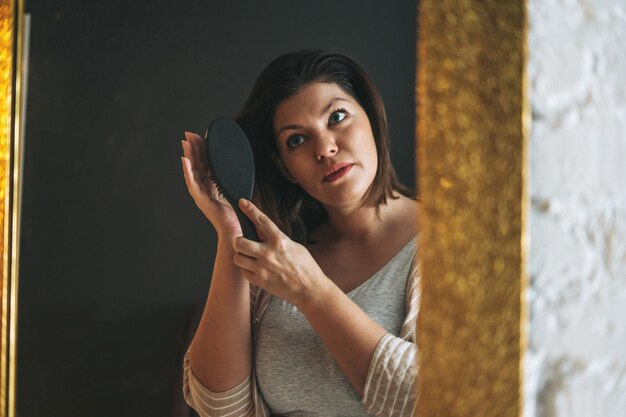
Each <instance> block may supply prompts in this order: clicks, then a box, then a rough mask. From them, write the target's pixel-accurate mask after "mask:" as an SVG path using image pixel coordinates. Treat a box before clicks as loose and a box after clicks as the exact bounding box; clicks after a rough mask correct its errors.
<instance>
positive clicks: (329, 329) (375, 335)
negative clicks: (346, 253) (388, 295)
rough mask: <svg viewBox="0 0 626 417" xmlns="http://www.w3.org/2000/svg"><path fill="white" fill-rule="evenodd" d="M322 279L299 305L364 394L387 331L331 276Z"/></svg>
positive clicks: (360, 393) (332, 353)
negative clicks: (377, 352) (373, 362)
mask: <svg viewBox="0 0 626 417" xmlns="http://www.w3.org/2000/svg"><path fill="white" fill-rule="evenodd" d="M319 282H320V284H319V285H318V287H317V288H316V290H315V292H314V294H315V295H314V296H313V297H312V298H311V299H309V300H307V301H303V302H301V303H300V304H299V305H298V306H297V307H298V308H299V309H300V311H301V312H302V314H304V316H305V317H306V318H307V320H308V321H309V323H311V326H312V327H313V329H314V330H315V331H316V332H317V334H318V335H319V336H320V338H321V339H322V342H324V344H325V345H326V347H327V348H328V350H329V351H330V353H331V355H332V356H333V358H335V360H336V361H337V363H338V364H339V367H340V368H341V370H342V371H343V372H344V374H345V375H346V377H347V378H348V380H349V381H350V383H351V384H352V386H353V387H354V389H355V390H356V391H357V393H358V394H359V395H361V396H362V395H363V391H364V387H365V380H366V378H367V373H368V370H369V367H370V362H371V360H372V355H373V353H374V350H375V349H376V346H377V345H378V342H379V341H380V339H382V337H383V336H384V335H385V334H386V333H387V331H386V330H385V329H383V328H382V327H381V326H380V325H379V324H378V323H376V322H375V321H374V320H372V319H371V318H370V317H369V316H368V315H367V314H365V312H364V311H363V310H361V308H360V307H359V306H358V305H356V304H355V303H354V302H353V301H352V300H351V299H350V297H348V296H347V295H346V294H345V293H344V292H343V291H341V289H339V288H338V287H337V286H336V285H335V284H334V283H333V282H332V281H331V280H330V279H328V278H326V279H325V280H319Z"/></svg>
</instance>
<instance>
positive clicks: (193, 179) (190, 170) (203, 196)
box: [182, 132, 242, 239]
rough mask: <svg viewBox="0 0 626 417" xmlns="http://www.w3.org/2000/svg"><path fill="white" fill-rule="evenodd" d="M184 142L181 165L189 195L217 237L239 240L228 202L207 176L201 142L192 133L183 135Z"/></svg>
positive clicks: (239, 230)
mask: <svg viewBox="0 0 626 417" xmlns="http://www.w3.org/2000/svg"><path fill="white" fill-rule="evenodd" d="M185 138H186V139H187V140H184V141H182V145H183V152H184V154H185V156H184V157H183V158H182V162H183V174H184V175H185V183H186V184H187V189H188V190H189V194H191V196H192V197H193V199H194V201H195V202H196V205H197V206H198V207H199V208H200V210H201V211H202V213H203V214H204V215H205V216H206V218H207V219H209V221H210V222H211V223H212V224H213V227H215V230H217V233H218V235H220V236H223V237H224V238H226V239H230V238H231V237H234V236H241V235H242V232H241V226H240V224H239V220H238V219H237V215H236V214H235V211H234V210H233V208H232V207H231V205H230V203H229V202H228V200H226V198H225V197H224V196H223V195H222V194H221V193H220V192H219V191H218V190H217V187H216V185H215V183H214V182H213V181H212V180H211V177H210V175H209V172H210V170H209V166H208V164H207V161H206V156H205V155H206V154H205V141H204V139H202V138H201V137H200V136H199V135H197V134H196V133H192V132H185Z"/></svg>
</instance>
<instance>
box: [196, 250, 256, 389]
mask: <svg viewBox="0 0 626 417" xmlns="http://www.w3.org/2000/svg"><path fill="white" fill-rule="evenodd" d="M233 255H234V251H233V249H232V243H231V242H226V241H225V239H220V240H219V241H218V246H217V257H216V259H215V266H214V268H213V279H212V280H211V288H210V290H209V296H208V298H207V302H206V305H205V307H204V312H203V314H202V318H201V320H200V324H199V325H198V329H197V330H196V334H195V336H194V338H193V340H192V342H191V346H190V350H189V363H190V366H191V369H192V370H193V372H194V374H195V376H196V377H197V378H198V379H199V380H200V382H202V384H204V385H205V386H206V387H207V388H208V389H210V390H211V391H215V392H223V391H226V390H228V389H230V388H233V387H234V386H236V385H238V384H239V383H240V382H241V381H243V380H244V379H245V378H246V377H247V376H248V375H249V374H250V371H251V367H252V359H251V357H252V354H251V352H252V341H251V336H250V293H249V292H250V286H249V284H248V282H247V281H246V280H244V279H243V278H241V273H240V271H239V268H237V267H236V266H235V265H234V264H233V262H232V259H233Z"/></svg>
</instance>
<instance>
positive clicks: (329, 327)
mask: <svg viewBox="0 0 626 417" xmlns="http://www.w3.org/2000/svg"><path fill="white" fill-rule="evenodd" d="M237 121H238V123H239V124H240V125H241V126H242V128H243V129H244V130H245V131H246V134H247V135H248V138H249V139H250V142H251V144H252V148H253V152H254V155H255V163H256V165H257V186H256V194H255V201H256V203H257V204H253V203H252V202H249V201H245V200H242V201H241V202H240V206H241V208H242V210H243V211H244V213H246V215H247V216H248V217H249V218H250V219H251V220H252V221H253V222H254V223H255V225H256V227H257V230H258V231H259V234H260V236H262V242H253V241H249V240H247V239H245V238H243V237H242V236H241V228H240V226H239V223H238V221H237V218H236V216H235V214H234V212H233V210H232V208H231V207H230V206H229V205H228V203H227V202H226V201H225V200H224V199H223V198H220V196H219V194H217V193H216V190H215V189H214V186H213V185H212V184H211V182H210V180H209V179H208V178H207V171H208V170H207V167H206V164H205V162H204V161H203V157H202V155H204V149H203V140H202V139H201V138H200V137H199V136H198V135H196V134H192V133H186V139H187V140H186V141H183V148H184V154H185V156H184V157H183V171H184V176H185V181H186V183H187V187H188V188H189V192H190V194H191V195H192V197H193V198H194V200H195V202H196V204H197V205H198V207H199V208H200V209H201V210H202V212H203V213H204V214H205V215H206V217H207V218H208V219H209V221H210V222H211V223H212V224H213V226H214V227H215V229H216V230H217V234H218V248H217V256H216V260H215V266H214V270H213V278H212V281H211V288H210V291H209V295H208V298H207V302H206V306H205V310H204V313H203V316H202V319H201V321H200V324H199V326H198V329H197V331H196V334H195V336H194V339H193V341H192V343H191V346H190V348H189V350H188V352H187V354H186V356H185V365H184V366H185V377H184V393H185V398H186V400H187V402H188V403H189V404H190V405H191V406H192V407H193V408H195V409H196V410H197V411H198V412H199V413H200V414H201V415H203V416H205V415H206V416H226V415H228V416H250V415H253V416H269V415H270V414H280V415H292V416H313V415H320V416H330V415H341V416H352V415H354V416H362V415H368V414H371V415H379V416H392V415H394V416H396V415H407V416H408V415H412V413H413V409H414V406H415V391H416V387H415V377H416V374H417V369H416V368H417V366H416V356H415V355H416V352H417V347H416V345H415V320H416V315H417V309H418V305H419V291H418V280H419V271H418V264H417V263H416V262H415V258H416V256H415V252H416V244H417V243H416V235H417V234H418V229H417V227H418V226H417V224H416V219H417V211H418V202H417V201H415V199H413V198H411V193H410V192H409V190H407V189H406V188H405V187H403V186H402V185H401V184H400V183H399V182H398V181H397V179H396V176H395V173H394V171H393V168H392V166H391V162H390V157H389V149H388V131H387V123H386V116H385V111H384V107H383V104H382V100H381V98H380V96H379V94H378V93H377V91H376V89H375V87H374V86H373V84H372V82H371V81H370V80H369V78H368V77H367V75H366V74H365V73H364V71H363V70H362V69H361V68H360V67H359V65H358V64H357V63H356V62H354V61H353V60H352V59H351V58H349V57H347V56H345V55H342V54H338V53H329V52H325V51H319V50H303V51H297V52H293V53H289V54H285V55H282V56H280V57H278V58H277V59H275V60H274V61H273V62H272V63H270V64H269V66H268V67H267V68H265V70H264V71H263V72H262V73H261V75H260V76H259V78H258V79H257V81H256V83H255V85H254V87H253V91H252V93H251V95H250V97H249V98H248V100H247V102H246V103H245V105H244V107H243V109H242V111H241V113H240V115H239V117H238V118H237Z"/></svg>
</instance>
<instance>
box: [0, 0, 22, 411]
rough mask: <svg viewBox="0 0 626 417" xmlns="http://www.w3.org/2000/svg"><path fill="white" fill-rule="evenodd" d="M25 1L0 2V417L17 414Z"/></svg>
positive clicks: (1, 0)
mask: <svg viewBox="0 0 626 417" xmlns="http://www.w3.org/2000/svg"><path fill="white" fill-rule="evenodd" d="M23 10H24V8H23V0H0V90H1V93H0V94H1V97H2V98H3V100H1V101H0V217H1V221H0V228H1V231H0V236H1V238H0V239H1V240H0V246H1V250H0V257H1V259H2V293H0V298H1V299H2V312H1V314H2V316H1V322H2V336H1V341H0V344H1V346H0V347H1V355H0V356H1V358H2V359H1V362H0V416H1V417H5V416H9V417H13V416H14V415H15V388H16V384H15V378H16V373H15V370H16V356H17V355H16V336H17V300H18V298H17V284H18V279H17V277H18V259H19V256H18V250H19V236H20V234H19V225H20V206H21V178H22V141H21V137H22V126H23V117H22V116H23V114H24V108H23V100H22V99H23V97H22V94H23V90H22V80H23V77H22V75H23V71H25V69H26V68H25V65H23V62H22V58H23V39H24V37H23V33H22V30H23V28H22V24H21V23H22V22H23Z"/></svg>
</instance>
